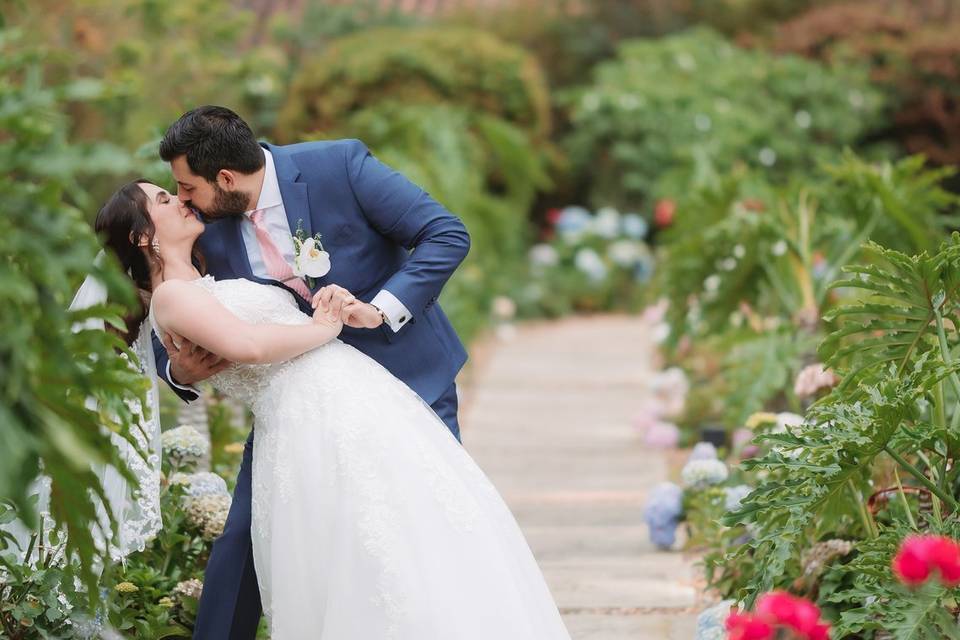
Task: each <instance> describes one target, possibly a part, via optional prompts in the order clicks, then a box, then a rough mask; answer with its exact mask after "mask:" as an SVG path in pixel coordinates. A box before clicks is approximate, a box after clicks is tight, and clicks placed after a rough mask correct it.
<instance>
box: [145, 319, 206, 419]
mask: <svg viewBox="0 0 960 640" xmlns="http://www.w3.org/2000/svg"><path fill="white" fill-rule="evenodd" d="M150 337H151V338H153V355H154V359H155V360H156V362H157V375H159V376H160V377H161V378H162V379H163V380H164V381H165V382H166V383H167V384H168V385H169V386H170V388H171V389H172V390H173V392H174V393H175V394H177V395H178V396H180V399H181V400H183V401H184V402H193V401H194V400H196V399H197V398H199V397H200V393H199V392H198V391H197V390H196V389H195V388H193V387H190V386H182V385H179V384H177V383H176V382H174V381H173V376H171V375H170V356H169V355H168V354H167V350H166V349H165V348H164V346H163V343H162V342H161V341H160V338H159V337H158V336H157V332H156V331H153V332H152V333H151V336H150Z"/></svg>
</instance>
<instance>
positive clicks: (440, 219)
mask: <svg viewBox="0 0 960 640" xmlns="http://www.w3.org/2000/svg"><path fill="white" fill-rule="evenodd" d="M345 147H346V163H347V174H348V177H349V180H350V186H351V188H352V189H353V193H354V197H355V198H356V200H357V202H358V203H359V205H360V208H361V209H362V210H363V213H364V215H365V216H366V218H367V220H369V221H370V223H371V224H372V225H373V226H374V227H375V228H376V229H377V230H378V231H379V232H380V233H382V234H383V235H385V236H387V237H388V238H390V239H392V240H393V241H395V242H396V243H397V244H399V245H400V246H402V247H405V248H406V249H409V250H412V251H413V253H412V254H411V255H410V258H409V259H408V260H407V261H406V262H405V263H404V265H403V267H401V269H400V270H399V271H397V272H396V273H395V274H394V275H393V276H391V277H390V279H389V280H387V282H386V283H385V284H384V285H383V289H384V290H386V291H388V292H389V293H391V294H393V296H394V297H396V298H397V300H399V301H400V303H401V304H402V305H403V306H404V307H406V308H407V309H409V311H410V313H411V314H413V318H414V319H415V318H416V317H417V315H418V314H420V313H422V312H423V311H424V310H425V309H426V308H427V307H428V306H429V305H430V304H431V303H432V302H435V301H436V299H437V298H438V297H439V296H440V290H441V289H443V285H444V284H446V282H447V280H448V279H449V278H450V276H451V275H453V272H454V271H455V270H456V268H457V267H458V266H459V265H460V263H461V262H463V259H464V258H466V257H467V253H468V252H469V251H470V235H469V234H468V233H467V228H466V227H465V226H464V224H463V222H461V221H460V219H459V218H458V217H456V216H455V215H453V214H452V213H450V212H449V211H448V210H447V209H446V208H445V207H444V206H443V205H441V204H440V203H439V202H437V201H436V200H434V199H433V198H432V197H431V196H430V194H428V193H427V192H426V191H424V190H423V189H421V188H420V187H418V186H417V185H415V184H413V183H412V182H410V180H408V179H407V178H406V177H404V176H403V175H402V174H400V173H399V172H397V171H394V170H393V169H391V168H390V167H388V166H387V165H385V164H383V163H382V162H380V161H379V160H377V159H376V158H374V157H373V155H372V154H371V153H370V150H369V149H367V147H366V145H364V144H363V143H362V142H360V141H359V140H350V141H349V142H348V143H347V144H346V145H345Z"/></svg>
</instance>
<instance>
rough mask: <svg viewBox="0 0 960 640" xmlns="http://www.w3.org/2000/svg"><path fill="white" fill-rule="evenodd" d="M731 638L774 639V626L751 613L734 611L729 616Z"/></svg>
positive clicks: (749, 639) (728, 629)
mask: <svg viewBox="0 0 960 640" xmlns="http://www.w3.org/2000/svg"><path fill="white" fill-rule="evenodd" d="M726 627H727V631H729V632H730V634H729V636H728V637H729V640H773V626H772V625H771V624H770V623H768V622H766V621H764V620H761V619H759V618H758V617H756V616H753V615H751V614H749V613H738V612H736V611H734V612H733V613H731V614H730V615H729V616H727V623H726Z"/></svg>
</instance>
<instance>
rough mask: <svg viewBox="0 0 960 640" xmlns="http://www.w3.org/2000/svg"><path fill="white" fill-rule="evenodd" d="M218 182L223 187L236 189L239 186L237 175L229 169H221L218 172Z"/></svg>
mask: <svg viewBox="0 0 960 640" xmlns="http://www.w3.org/2000/svg"><path fill="white" fill-rule="evenodd" d="M217 184H218V185H219V186H220V188H221V189H224V190H227V189H234V188H236V186H237V176H236V175H234V173H233V171H230V170H229V169H220V171H218V172H217Z"/></svg>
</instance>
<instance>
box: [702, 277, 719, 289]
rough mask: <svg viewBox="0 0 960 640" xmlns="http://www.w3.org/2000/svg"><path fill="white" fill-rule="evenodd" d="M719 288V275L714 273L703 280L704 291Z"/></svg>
mask: <svg viewBox="0 0 960 640" xmlns="http://www.w3.org/2000/svg"><path fill="white" fill-rule="evenodd" d="M719 288H720V276H718V275H717V274H715V273H714V274H712V275H709V276H707V278H706V279H705V280H704V281H703V289H704V291H708V292H714V291H716V290H717V289H719Z"/></svg>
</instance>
